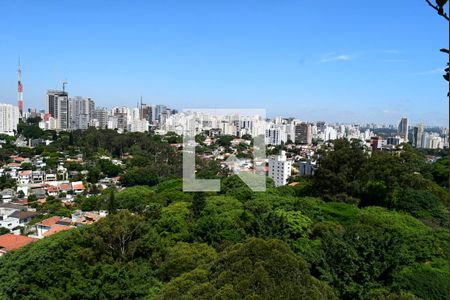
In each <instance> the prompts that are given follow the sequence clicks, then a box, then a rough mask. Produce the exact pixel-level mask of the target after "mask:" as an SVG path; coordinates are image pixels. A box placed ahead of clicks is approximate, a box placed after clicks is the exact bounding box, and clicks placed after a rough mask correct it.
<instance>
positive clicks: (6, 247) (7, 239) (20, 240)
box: [0, 233, 38, 256]
mask: <svg viewBox="0 0 450 300" xmlns="http://www.w3.org/2000/svg"><path fill="white" fill-rule="evenodd" d="M36 241H38V239H35V238H32V237H28V236H23V235H15V234H11V233H7V234H3V235H0V256H1V255H3V254H5V253H7V252H9V251H13V250H17V249H19V248H22V247H24V246H26V245H28V244H30V243H33V242H36Z"/></svg>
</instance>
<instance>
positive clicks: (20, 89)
mask: <svg viewBox="0 0 450 300" xmlns="http://www.w3.org/2000/svg"><path fill="white" fill-rule="evenodd" d="M17 78H18V81H17V96H18V102H19V103H18V104H19V112H20V116H21V117H22V113H23V86H22V69H21V68H20V59H19V67H18V69H17Z"/></svg>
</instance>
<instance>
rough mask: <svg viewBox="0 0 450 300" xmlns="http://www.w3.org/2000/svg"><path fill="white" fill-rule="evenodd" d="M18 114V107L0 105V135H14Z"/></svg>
mask: <svg viewBox="0 0 450 300" xmlns="http://www.w3.org/2000/svg"><path fill="white" fill-rule="evenodd" d="M19 118H20V112H19V107H17V106H14V105H11V104H3V103H0V133H1V134H8V135H12V134H14V131H16V130H17V124H19Z"/></svg>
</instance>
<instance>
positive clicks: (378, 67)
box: [0, 1, 448, 126]
mask: <svg viewBox="0 0 450 300" xmlns="http://www.w3.org/2000/svg"><path fill="white" fill-rule="evenodd" d="M23 3H24V5H21V6H17V5H14V4H10V3H2V4H1V6H2V9H1V11H3V12H8V14H5V13H3V15H2V18H0V24H1V25H3V26H4V27H5V26H6V25H7V24H9V23H12V22H13V20H14V19H17V18H18V17H19V14H20V15H21V17H20V19H21V20H22V19H23V20H24V21H23V22H20V24H15V26H7V28H9V31H7V32H5V33H4V34H3V38H4V41H5V45H10V46H9V47H4V48H2V49H0V55H1V56H2V61H1V66H2V67H1V69H0V102H2V103H3V102H5V103H10V104H14V105H17V74H16V70H17V57H18V56H19V55H20V57H21V60H22V63H21V64H22V72H23V74H22V81H23V86H24V106H25V108H29V107H33V108H34V107H35V108H38V109H39V108H45V106H44V104H45V97H46V91H47V89H49V88H59V89H60V88H61V86H62V82H63V81H64V80H66V79H67V80H68V82H69V84H68V87H67V89H68V91H69V93H70V95H71V96H78V95H79V96H83V97H90V98H92V99H94V100H95V101H96V103H98V105H99V106H108V107H111V106H122V105H126V106H130V107H133V106H134V105H135V103H136V102H137V101H139V99H140V97H141V96H143V98H144V102H145V103H152V104H157V103H164V104H166V105H168V106H170V107H174V108H177V109H180V110H181V109H182V108H184V107H186V106H188V107H212V108H213V107H217V108H226V107H236V108H239V107H242V108H249V107H250V108H251V107H257V108H259V107H261V108H265V109H267V111H268V116H270V117H274V116H276V115H283V116H286V117H296V118H300V119H303V120H306V121H314V120H321V119H323V120H327V121H329V122H356V123H367V122H376V123H387V124H395V123H396V122H397V120H398V119H399V118H401V117H403V116H408V118H409V119H410V121H411V124H417V123H420V122H423V123H425V124H427V125H438V126H448V115H447V104H448V102H447V99H446V97H445V94H446V92H447V90H448V85H447V83H446V82H445V81H444V80H443V79H442V73H443V72H442V70H443V66H444V61H445V55H442V54H441V53H439V51H438V49H439V48H441V47H444V46H445V45H447V44H448V36H447V34H446V30H447V28H446V26H445V23H443V22H442V20H440V19H439V18H436V17H435V15H434V14H433V12H432V11H430V10H429V9H428V7H427V5H426V3H422V2H420V1H419V2H414V3H410V4H409V5H408V6H407V7H403V6H402V5H401V3H390V2H389V3H388V2H387V1H383V2H381V3H380V2H378V3H376V4H375V3H373V4H365V5H361V4H358V3H356V2H351V3H347V4H345V5H343V4H342V3H341V4H340V6H339V5H338V4H333V3H327V4H325V3H322V4H314V5H312V4H306V3H302V4H297V5H295V4H294V3H293V2H289V1H287V2H285V3H283V5H280V3H277V4H276V5H275V4H274V3H273V2H266V3H262V4H261V3H259V5H257V3H256V2H247V3H246V4H240V5H238V4H237V3H229V4H228V5H225V4H224V3H216V4H211V3H209V4H207V5H206V4H205V3H203V4H204V5H201V4H202V2H194V4H192V5H189V6H188V5H186V4H182V3H176V4H172V5H169V6H164V5H162V4H161V3H152V4H145V3H142V2H136V5H134V6H126V7H125V6H122V5H121V4H119V3H114V4H111V5H109V6H108V7H105V6H104V5H102V4H98V3H96V4H92V5H91V6H90V7H91V9H89V10H86V9H85V8H86V7H85V6H83V3H81V4H77V5H75V4H60V3H56V2H55V1H49V2H46V3H39V4H36V3H33V2H31V1H24V2H23ZM86 3H87V2H85V3H84V4H85V5H86ZM50 7H51V8H53V10H52V14H53V15H58V14H55V10H56V11H57V12H60V13H61V15H63V16H67V18H68V19H69V20H79V21H80V22H64V23H63V22H60V23H58V26H54V25H53V23H52V22H53V21H54V19H52V18H50V15H49V11H50V10H48V8H50ZM99 9H102V15H101V16H100V15H97V14H96V13H95V12H96V10H99ZM273 10H275V11H273ZM149 11H150V12H151V14H150V15H151V17H152V18H142V17H143V16H144V15H145V14H144V12H146V13H148V12H149ZM329 11H334V14H331V13H330V12H329ZM366 11H369V12H370V14H366V13H364V12H366ZM350 12H351V13H350ZM249 13H250V14H249ZM125 15H128V17H127V16H125ZM381 16H382V17H383V23H380V22H375V20H376V19H377V18H379V19H380V20H381ZM118 18H123V20H124V22H118V23H117V22H116V20H117V19H118ZM323 18H327V19H331V21H332V22H327V24H335V25H336V26H333V28H330V27H329V26H324V25H322V24H320V20H321V19H323ZM365 18H369V19H370V20H365ZM194 20H196V22H194ZM417 20H423V23H421V22H417ZM83 21H91V23H87V24H88V25H86V24H82V23H83ZM194 23H195V25H194ZM275 24H276V25H277V29H276V30H275V29H274V25H275ZM31 26H33V28H34V30H33V32H34V31H36V32H38V34H34V33H33V32H32V31H30V28H31ZM310 26H315V27H314V28H315V32H310V30H308V28H309V27H310ZM419 28H420V32H419V30H418V29H419ZM327 31H328V32H327ZM58 36H61V37H63V38H65V39H63V40H67V41H65V42H57V39H56V37H58ZM319 36H320V39H319V38H318V37H319ZM24 41H26V42H24ZM52 42H55V43H52ZM50 46H51V47H50ZM125 53H126V54H125ZM441 66H442V67H441ZM330 79H331V80H330ZM280 103H282V105H280ZM243 105H245V106H243Z"/></svg>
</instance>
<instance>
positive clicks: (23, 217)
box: [9, 210, 39, 227]
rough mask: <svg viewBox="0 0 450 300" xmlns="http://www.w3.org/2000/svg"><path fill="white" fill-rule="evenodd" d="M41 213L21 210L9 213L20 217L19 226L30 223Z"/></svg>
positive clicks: (17, 217)
mask: <svg viewBox="0 0 450 300" xmlns="http://www.w3.org/2000/svg"><path fill="white" fill-rule="evenodd" d="M38 215H39V213H38V212H35V211H20V210H16V211H15V212H13V213H12V214H11V215H9V217H10V218H15V219H18V220H19V222H18V224H19V226H21V227H23V226H25V225H27V224H28V222H30V221H31V219H33V218H34V217H36V216H38Z"/></svg>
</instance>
